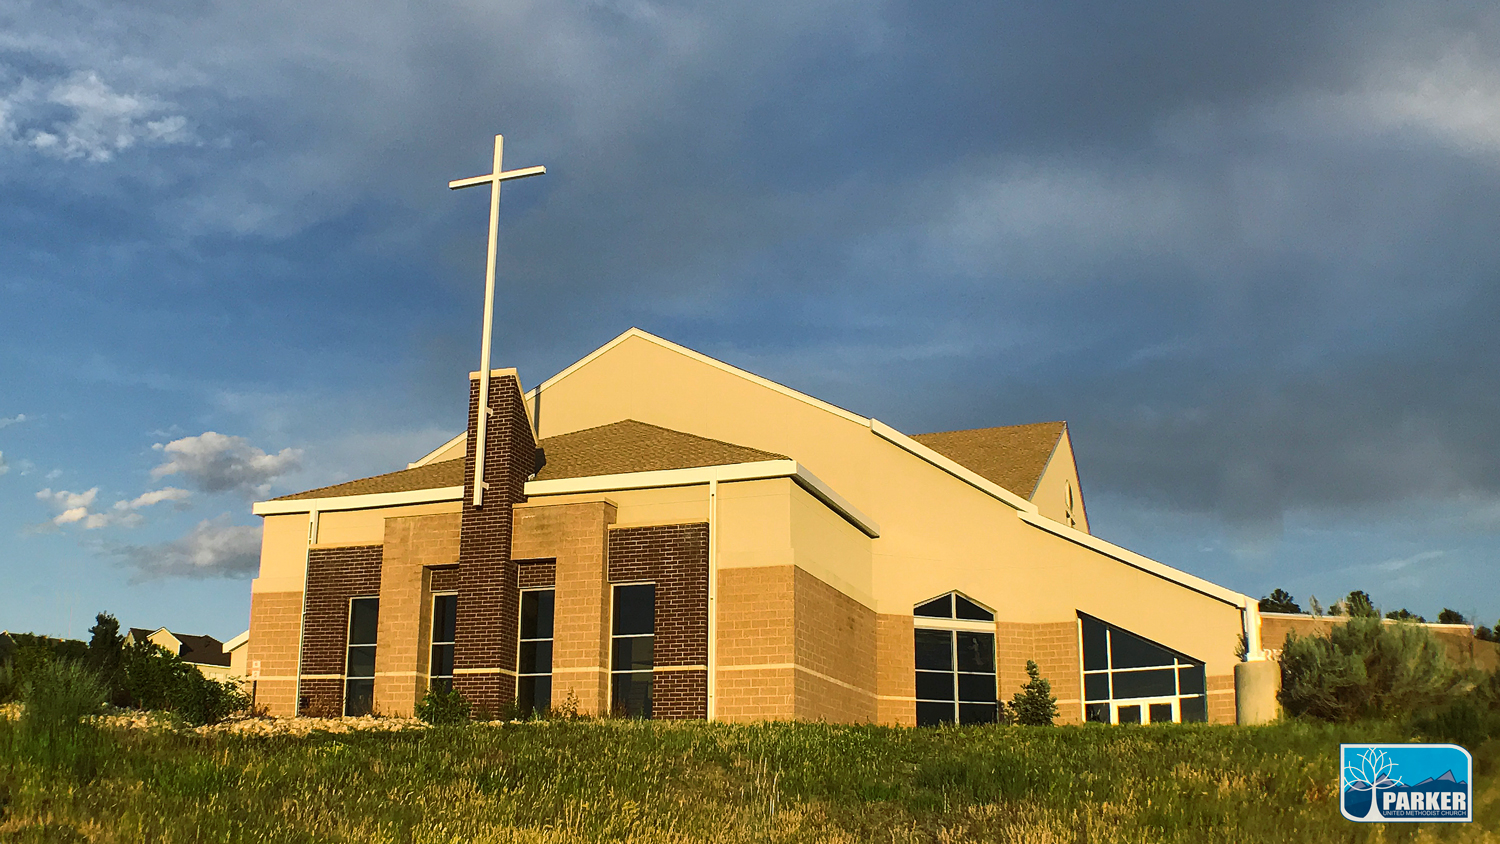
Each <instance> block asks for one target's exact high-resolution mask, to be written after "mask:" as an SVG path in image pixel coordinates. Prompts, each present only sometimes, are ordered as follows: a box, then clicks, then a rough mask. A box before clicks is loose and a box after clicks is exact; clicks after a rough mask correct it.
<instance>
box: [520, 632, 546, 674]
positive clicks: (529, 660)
mask: <svg viewBox="0 0 1500 844" xmlns="http://www.w3.org/2000/svg"><path fill="white" fill-rule="evenodd" d="M516 670H517V671H519V672H520V673H522V674H546V673H548V672H550V671H551V670H552V642H551V641H547V640H544V641H540V642H522V643H521V667H520V668H518V669H516Z"/></svg>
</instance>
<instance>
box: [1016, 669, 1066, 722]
mask: <svg viewBox="0 0 1500 844" xmlns="http://www.w3.org/2000/svg"><path fill="white" fill-rule="evenodd" d="M1026 676H1027V677H1029V678H1031V679H1029V680H1027V681H1026V685H1024V686H1022V687H1021V690H1020V691H1019V692H1016V695H1015V697H1013V698H1011V701H1010V706H1009V707H1008V708H1007V709H1008V712H1007V716H1008V718H1009V720H1010V722H1011V723H1012V724H1017V725H1019V726H1022V727H1050V726H1052V720H1053V719H1054V718H1056V717H1057V698H1055V697H1053V696H1052V684H1051V683H1049V682H1047V681H1046V680H1044V679H1042V676H1041V671H1040V670H1039V669H1038V668H1037V666H1036V663H1035V662H1033V661H1031V660H1029V659H1028V660H1026Z"/></svg>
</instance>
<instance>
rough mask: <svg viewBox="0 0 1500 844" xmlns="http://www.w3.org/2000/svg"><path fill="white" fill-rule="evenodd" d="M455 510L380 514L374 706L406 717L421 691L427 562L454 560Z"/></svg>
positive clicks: (427, 628) (427, 632) (428, 632)
mask: <svg viewBox="0 0 1500 844" xmlns="http://www.w3.org/2000/svg"><path fill="white" fill-rule="evenodd" d="M458 532H459V514H458V513H436V514H431V515H423V516H403V517H399V518H393V519H386V522H385V545H384V548H385V550H384V553H383V555H382V557H381V565H380V628H379V635H378V639H377V642H378V646H377V647H376V648H375V711H376V712H377V713H378V714H381V715H399V716H410V715H412V714H413V713H414V712H415V710H416V704H417V701H418V700H419V699H420V698H421V696H422V695H423V694H424V693H425V692H426V691H427V686H428V680H427V664H428V660H429V657H430V647H429V644H430V643H431V641H432V588H431V585H430V584H431V579H432V568H431V567H432V566H441V565H451V564H452V563H454V562H455V561H456V560H457V559H458Z"/></svg>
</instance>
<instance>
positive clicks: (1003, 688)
mask: <svg viewBox="0 0 1500 844" xmlns="http://www.w3.org/2000/svg"><path fill="white" fill-rule="evenodd" d="M918 624H919V625H920V621H919V622H918ZM1028 659H1030V660H1035V661H1036V666H1037V670H1038V671H1039V672H1040V673H1041V676H1042V678H1043V679H1045V680H1046V681H1047V682H1048V683H1051V684H1052V696H1053V697H1055V698H1057V723H1059V724H1079V723H1082V722H1083V703H1082V700H1083V681H1082V679H1081V677H1082V675H1081V673H1080V672H1081V671H1082V670H1083V668H1082V666H1083V660H1082V658H1081V657H1080V655H1079V652H1078V623H1077V622H1076V621H1058V622H1049V623H1045V624H1023V623H1020V622H1011V621H998V622H996V623H995V681H996V683H997V684H998V686H999V689H998V695H999V698H1000V700H1002V701H1005V702H1006V703H1009V702H1010V699H1011V698H1013V697H1015V694H1016V692H1019V691H1020V690H1021V687H1022V686H1024V685H1026V683H1027V681H1028V680H1029V678H1028V677H1027V676H1026V660H1028Z"/></svg>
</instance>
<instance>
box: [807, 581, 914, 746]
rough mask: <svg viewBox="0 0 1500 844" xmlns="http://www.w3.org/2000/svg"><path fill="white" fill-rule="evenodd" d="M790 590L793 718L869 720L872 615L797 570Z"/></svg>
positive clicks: (872, 702) (873, 709)
mask: <svg viewBox="0 0 1500 844" xmlns="http://www.w3.org/2000/svg"><path fill="white" fill-rule="evenodd" d="M793 589H794V591H795V598H794V601H793V612H794V613H795V616H796V634H795V635H796V639H795V642H796V664H797V665H798V666H800V667H801V668H803V669H805V670H802V671H798V672H797V680H796V686H797V691H796V694H797V710H796V711H797V717H798V718H799V719H803V720H809V721H816V720H824V721H832V722H836V723H850V722H868V721H874V720H875V718H876V714H877V713H876V705H875V684H876V680H875V611H874V610H872V609H870V608H869V607H866V606H865V605H864V604H861V603H860V602H858V601H856V600H854V599H853V598H851V597H849V596H848V595H845V594H844V593H843V592H840V591H839V590H838V589H836V588H835V587H833V586H830V585H828V584H827V583H824V582H823V581H821V580H819V579H818V578H817V577H816V576H815V575H812V574H809V573H808V572H807V571H805V570H803V569H801V568H797V569H795V574H794V576H793ZM913 677H914V678H915V675H913Z"/></svg>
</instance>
